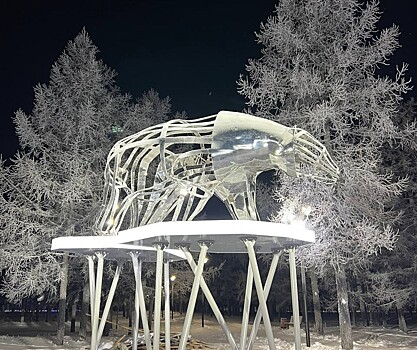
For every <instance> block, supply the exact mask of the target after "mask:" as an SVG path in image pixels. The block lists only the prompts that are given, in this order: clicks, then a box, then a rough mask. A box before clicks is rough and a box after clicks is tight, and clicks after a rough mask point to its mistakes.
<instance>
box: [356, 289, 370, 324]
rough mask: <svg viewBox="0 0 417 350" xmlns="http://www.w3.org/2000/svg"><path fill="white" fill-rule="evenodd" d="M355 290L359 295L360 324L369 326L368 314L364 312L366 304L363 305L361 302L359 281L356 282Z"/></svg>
mask: <svg viewBox="0 0 417 350" xmlns="http://www.w3.org/2000/svg"><path fill="white" fill-rule="evenodd" d="M357 290H358V295H359V308H360V310H361V320H362V326H364V327H367V326H369V322H368V315H367V314H366V306H365V303H364V302H363V289H362V285H361V284H360V283H358V287H357Z"/></svg>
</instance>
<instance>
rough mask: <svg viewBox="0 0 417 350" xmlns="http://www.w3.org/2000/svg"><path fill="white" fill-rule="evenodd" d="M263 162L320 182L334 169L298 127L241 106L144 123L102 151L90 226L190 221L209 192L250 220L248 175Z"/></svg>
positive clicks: (103, 229)
mask: <svg viewBox="0 0 417 350" xmlns="http://www.w3.org/2000/svg"><path fill="white" fill-rule="evenodd" d="M271 169H277V170H281V171H283V172H285V173H287V174H288V175H290V176H297V177H300V176H304V177H311V178H313V179H316V180H318V181H324V182H326V183H333V182H335V181H336V180H337V178H338V174H339V169H338V167H337V166H336V165H335V164H334V162H333V161H332V159H331V158H330V155H329V153H328V152H327V150H326V148H325V147H324V146H323V145H322V144H321V143H320V142H319V141H317V140H316V139H315V138H314V137H312V136H311V135H310V134H309V133H307V132H306V131H304V130H302V129H298V128H289V127H286V126H283V125H280V124H278V123H275V122H272V121H269V120H266V119H262V118H257V117H254V116H251V115H247V114H243V113H236V112H227V111H222V112H219V113H218V114H217V115H213V116H208V117H204V118H200V119H194V120H172V121H169V122H167V123H163V124H160V125H156V126H153V127H151V128H147V129H145V130H143V131H141V132H139V133H137V134H134V135H131V136H129V137H126V138H124V139H123V140H121V141H119V142H117V143H116V144H115V145H114V147H113V148H112V150H111V151H110V154H109V156H108V159H107V165H106V169H105V203H104V208H103V210H102V213H101V216H100V218H99V220H98V224H97V230H98V233H99V234H117V232H118V231H119V230H124V229H129V228H133V227H138V226H143V225H147V224H151V223H155V222H160V221H165V220H170V221H179V220H183V221H190V220H193V218H195V217H196V215H197V214H199V213H200V212H201V211H202V210H203V208H204V206H205V205H206V203H207V201H208V200H209V199H210V198H211V197H212V196H213V195H214V196H217V197H218V198H220V199H221V200H222V201H223V202H224V204H225V206H226V207H227V208H228V210H229V211H230V213H231V215H232V217H233V218H234V219H239V220H243V219H246V220H258V218H259V216H258V213H257V210H256V198H255V186H256V178H257V176H258V175H259V174H260V173H262V172H264V171H268V170H271Z"/></svg>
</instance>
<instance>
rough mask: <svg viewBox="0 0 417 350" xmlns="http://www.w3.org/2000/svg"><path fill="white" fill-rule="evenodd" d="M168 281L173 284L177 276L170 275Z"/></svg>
mask: <svg viewBox="0 0 417 350" xmlns="http://www.w3.org/2000/svg"><path fill="white" fill-rule="evenodd" d="M169 279H170V280H171V282H174V281H175V280H176V279H177V276H175V275H172V276H171V277H170V278H169Z"/></svg>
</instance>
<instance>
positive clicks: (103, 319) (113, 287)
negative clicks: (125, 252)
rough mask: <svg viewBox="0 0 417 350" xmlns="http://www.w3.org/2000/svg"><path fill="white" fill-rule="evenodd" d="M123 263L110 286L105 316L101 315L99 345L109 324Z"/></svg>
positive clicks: (118, 267)
mask: <svg viewBox="0 0 417 350" xmlns="http://www.w3.org/2000/svg"><path fill="white" fill-rule="evenodd" d="M122 267H123V262H120V261H118V262H117V267H116V271H115V273H114V277H113V281H112V284H111V286H110V290H109V294H108V295H107V300H106V305H105V306H104V310H103V314H102V315H101V322H100V326H99V328H98V332H97V344H100V340H101V337H102V335H103V330H104V327H105V325H106V322H107V316H108V315H109V311H110V307H111V304H112V302H113V297H114V293H115V291H116V287H117V283H118V282H119V277H120V272H121V271H122Z"/></svg>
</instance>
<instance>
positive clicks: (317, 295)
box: [310, 270, 324, 334]
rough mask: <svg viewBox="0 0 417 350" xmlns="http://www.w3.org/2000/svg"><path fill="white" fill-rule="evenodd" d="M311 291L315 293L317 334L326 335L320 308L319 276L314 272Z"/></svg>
mask: <svg viewBox="0 0 417 350" xmlns="http://www.w3.org/2000/svg"><path fill="white" fill-rule="evenodd" d="M310 280H311V291H312V292H313V306H314V330H315V331H316V333H317V334H324V330H323V319H322V317H321V306H320V292H319V286H318V281H317V275H316V273H315V272H314V270H311V272H310Z"/></svg>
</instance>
